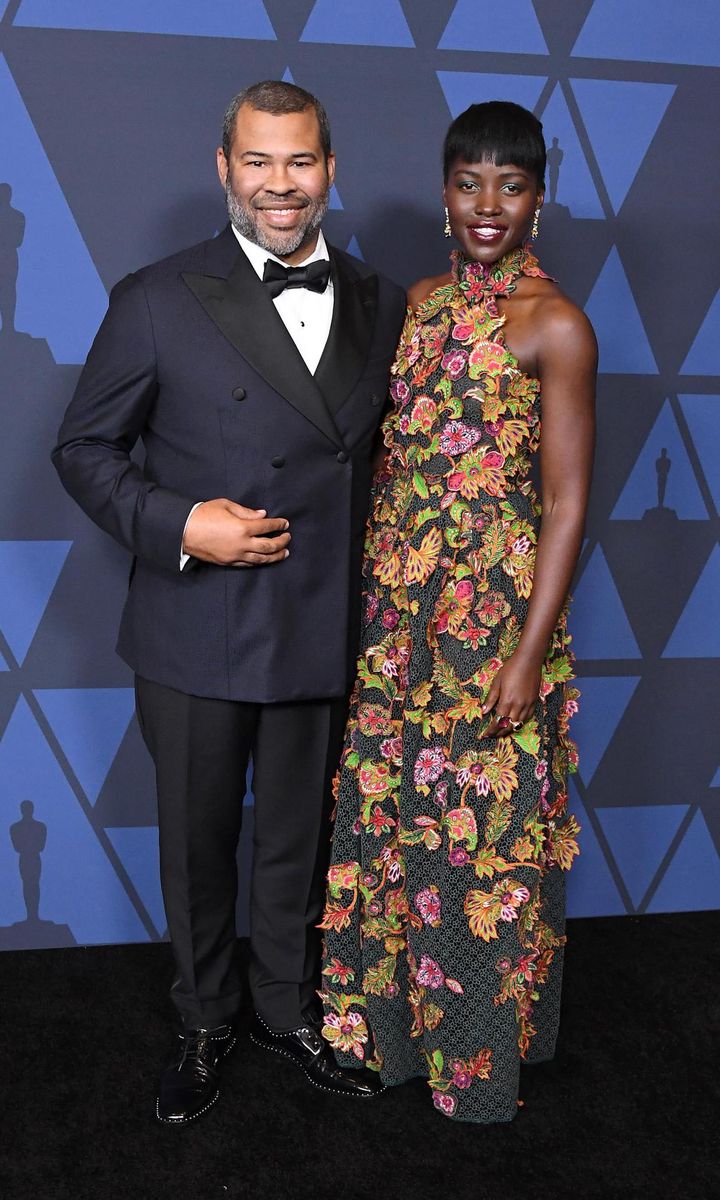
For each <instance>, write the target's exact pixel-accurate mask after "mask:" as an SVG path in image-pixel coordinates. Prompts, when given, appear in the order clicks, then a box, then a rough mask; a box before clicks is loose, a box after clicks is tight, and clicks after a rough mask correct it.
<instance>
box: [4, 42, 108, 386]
mask: <svg viewBox="0 0 720 1200" xmlns="http://www.w3.org/2000/svg"><path fill="white" fill-rule="evenodd" d="M0 112H2V138H0V179H2V180H4V181H5V182H7V183H9V184H10V186H11V187H12V205H13V207H14V208H15V209H17V210H18V211H19V212H21V213H22V214H23V216H24V217H25V235H24V238H23V242H22V245H21V247H20V250H19V260H20V269H19V273H18V293H17V296H18V299H17V314H16V327H17V329H18V330H20V331H21V332H23V333H29V334H31V335H32V336H33V337H38V338H45V339H46V340H47V342H48V344H49V346H50V349H51V351H52V354H53V357H54V359H55V361H56V362H57V363H80V362H84V360H85V358H86V356H87V352H88V349H89V348H90V343H91V342H92V340H93V337H94V336H95V332H96V330H97V327H98V325H99V324H100V321H101V320H102V318H103V315H104V313H105V309H106V307H107V294H106V292H105V288H104V287H103V285H102V283H101V282H100V276H99V275H98V273H97V270H96V268H95V264H94V263H93V261H92V259H91V257H90V254H89V253H88V249H87V246H86V245H85V243H84V241H83V239H82V237H81V236H80V231H79V230H78V227H77V225H76V223H75V219H74V217H73V215H72V213H71V212H70V208H69V207H68V203H67V200H66V199H65V196H64V195H63V193H62V191H61V189H60V186H59V184H58V181H57V179H56V178H55V175H54V173H53V169H52V167H51V166H50V163H49V161H48V158H47V155H46V154H45V151H44V150H43V147H42V144H41V142H40V139H39V137H38V135H37V133H36V131H35V127H34V125H33V124H32V121H31V120H30V117H29V116H28V112H27V109H26V108H25V105H24V104H23V101H22V98H21V96H20V93H19V91H18V89H17V87H16V86H15V80H14V79H13V77H12V75H11V74H10V71H9V69H8V66H7V63H6V62H5V59H4V58H3V57H2V55H0ZM68 296H72V304H68V302H67V298H68Z"/></svg>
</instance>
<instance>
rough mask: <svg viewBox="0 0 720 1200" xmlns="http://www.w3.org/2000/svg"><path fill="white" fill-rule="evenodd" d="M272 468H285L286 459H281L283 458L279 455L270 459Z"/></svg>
mask: <svg viewBox="0 0 720 1200" xmlns="http://www.w3.org/2000/svg"><path fill="white" fill-rule="evenodd" d="M270 466H271V467H284V466H285V459H284V458H282V457H281V456H280V455H279V454H278V456H277V457H276V458H271V459H270Z"/></svg>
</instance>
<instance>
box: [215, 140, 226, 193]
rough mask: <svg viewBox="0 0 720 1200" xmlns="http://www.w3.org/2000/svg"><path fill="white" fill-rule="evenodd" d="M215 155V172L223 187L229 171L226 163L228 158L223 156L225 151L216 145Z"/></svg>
mask: <svg viewBox="0 0 720 1200" xmlns="http://www.w3.org/2000/svg"><path fill="white" fill-rule="evenodd" d="M215 157H216V161H217V173H218V175H219V177H220V182H221V184H222V186H223V188H224V187H225V185H226V183H227V177H228V171H229V169H230V167H229V164H228V160H227V159H226V157H225V151H224V150H223V148H222V146H218V148H217V154H216V156H215Z"/></svg>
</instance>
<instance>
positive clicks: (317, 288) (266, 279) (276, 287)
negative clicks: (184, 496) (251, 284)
mask: <svg viewBox="0 0 720 1200" xmlns="http://www.w3.org/2000/svg"><path fill="white" fill-rule="evenodd" d="M329 278H330V263H329V262H328V260H327V259H326V258H320V259H317V260H316V261H315V262H311V263H308V265H307V266H306V267H284V266H283V265H282V263H279V262H275V259H274V258H269V259H268V260H267V262H266V263H265V269H264V271H263V277H262V281H263V283H264V284H265V286H266V287H267V289H268V291H269V293H270V295H271V297H272V298H273V300H274V299H275V297H276V296H279V295H280V293H281V292H284V291H285V288H307V289H308V291H310V292H324V291H325V288H326V287H327V285H328V280H329Z"/></svg>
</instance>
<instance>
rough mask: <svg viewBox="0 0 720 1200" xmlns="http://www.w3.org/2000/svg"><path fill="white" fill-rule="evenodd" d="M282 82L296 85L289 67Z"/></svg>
mask: <svg viewBox="0 0 720 1200" xmlns="http://www.w3.org/2000/svg"><path fill="white" fill-rule="evenodd" d="M282 81H283V83H294V82H295V80H294V79H293V76H292V71H291V70H290V68H289V67H286V68H285V74H284V75H283V77H282Z"/></svg>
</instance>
